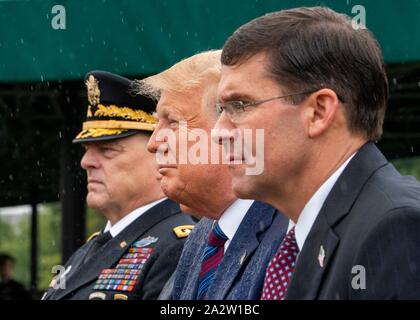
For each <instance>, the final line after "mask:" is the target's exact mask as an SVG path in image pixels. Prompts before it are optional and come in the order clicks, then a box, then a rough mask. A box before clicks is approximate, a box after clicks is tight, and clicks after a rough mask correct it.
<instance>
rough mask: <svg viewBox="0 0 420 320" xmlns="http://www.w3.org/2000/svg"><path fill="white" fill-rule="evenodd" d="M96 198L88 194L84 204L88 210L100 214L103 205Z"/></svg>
mask: <svg viewBox="0 0 420 320" xmlns="http://www.w3.org/2000/svg"><path fill="white" fill-rule="evenodd" d="M98 198H99V197H98V196H95V195H89V194H88V195H87V197H86V204H87V206H88V207H89V208H90V209H93V210H95V211H99V212H100V211H101V209H102V208H103V206H104V203H103V201H101V200H100V199H98Z"/></svg>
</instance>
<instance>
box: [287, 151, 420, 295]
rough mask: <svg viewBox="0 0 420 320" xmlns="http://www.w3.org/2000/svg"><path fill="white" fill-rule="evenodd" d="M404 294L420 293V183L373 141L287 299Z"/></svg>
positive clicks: (344, 183)
mask: <svg viewBox="0 0 420 320" xmlns="http://www.w3.org/2000/svg"><path fill="white" fill-rule="evenodd" d="M321 246H323V248H324V251H325V258H324V263H323V267H321V266H320V263H319V260H318V258H319V256H320V247H321ZM363 270H364V271H363ZM352 272H353V273H352ZM364 272H365V275H366V277H365V280H366V281H365V282H364V280H363V275H364ZM364 284H365V289H361V288H363V287H364ZM405 298H415V299H419V298H420V185H419V183H418V181H417V180H415V179H414V178H412V177H402V176H401V175H400V174H399V173H398V172H397V170H395V168H394V167H393V166H392V165H391V164H390V163H388V161H387V160H386V159H385V157H384V156H383V155H382V154H381V152H380V151H379V150H378V149H377V148H376V146H375V145H374V144H373V143H367V144H366V145H364V146H363V147H362V148H361V149H360V150H359V152H358V153H357V154H356V155H355V156H354V158H353V159H352V160H351V161H350V162H349V164H348V165H347V167H346V168H345V170H344V171H343V173H342V175H341V176H340V177H339V179H338V180H337V182H336V184H335V185H334V187H333V189H332V190H331V192H330V194H329V195H328V197H327V199H326V201H325V203H324V205H323V207H322V208H321V211H320V212H319V215H318V217H317V219H316V220H315V223H314V225H313V227H312V229H311V231H310V233H309V235H308V237H307V239H306V241H305V244H304V245H303V248H302V251H301V252H300V254H299V258H298V261H297V264H296V268H295V272H294V274H293V276H292V280H291V283H290V286H289V289H288V291H287V294H286V299H405Z"/></svg>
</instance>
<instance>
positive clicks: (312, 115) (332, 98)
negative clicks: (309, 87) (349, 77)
mask: <svg viewBox="0 0 420 320" xmlns="http://www.w3.org/2000/svg"><path fill="white" fill-rule="evenodd" d="M339 104H340V102H339V100H338V97H337V94H336V93H335V92H334V91H333V90H331V89H321V90H318V91H316V92H315V93H313V94H311V96H310V97H309V98H308V100H307V110H308V115H309V118H308V120H309V121H308V135H309V137H311V138H314V137H317V136H319V135H321V134H323V133H324V132H325V131H326V130H328V129H329V128H330V127H331V126H332V125H333V123H334V119H335V116H336V113H337V110H338V107H339Z"/></svg>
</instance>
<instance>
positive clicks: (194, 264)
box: [174, 218, 214, 300]
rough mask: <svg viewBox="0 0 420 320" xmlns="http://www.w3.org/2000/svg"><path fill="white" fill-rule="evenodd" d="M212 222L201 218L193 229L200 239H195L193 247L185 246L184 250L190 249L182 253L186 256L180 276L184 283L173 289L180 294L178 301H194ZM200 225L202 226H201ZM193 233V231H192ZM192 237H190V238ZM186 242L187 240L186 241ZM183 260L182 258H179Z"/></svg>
mask: <svg viewBox="0 0 420 320" xmlns="http://www.w3.org/2000/svg"><path fill="white" fill-rule="evenodd" d="M213 222H214V220H210V219H207V218H202V219H201V221H200V222H199V223H198V224H197V225H196V226H195V229H201V228H202V230H200V237H197V239H195V241H194V245H192V244H191V245H190V244H188V245H186V246H185V248H189V247H190V248H191V249H192V250H189V251H188V252H185V250H184V252H183V255H184V254H187V255H188V258H186V260H185V261H187V262H186V263H185V270H184V269H183V271H185V273H184V274H183V275H182V276H183V277H184V279H185V283H181V285H180V286H178V287H177V288H174V291H176V290H178V291H179V292H181V294H180V296H179V299H178V300H196V299H197V291H198V282H199V274H200V270H201V262H202V259H203V253H204V249H205V247H206V245H207V238H208V235H209V233H210V230H211V229H212V227H213ZM201 225H202V226H201ZM193 232H194V231H193ZM191 237H192V236H191ZM187 241H188V240H187ZM181 260H183V257H181Z"/></svg>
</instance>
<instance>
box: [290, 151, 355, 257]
mask: <svg viewBox="0 0 420 320" xmlns="http://www.w3.org/2000/svg"><path fill="white" fill-rule="evenodd" d="M355 154H356V153H354V154H352V155H351V156H350V157H349V158H348V159H347V160H346V161H345V162H344V163H343V164H342V165H341V166H340V167H339V168H338V169H337V170H336V171H335V172H334V173H333V174H332V175H331V176H330V177H329V178H328V179H327V180H326V181H325V182H324V183H323V184H322V185H321V187H319V189H318V190H317V191H316V192H315V193H314V194H313V196H312V197H311V199H310V200H309V201H308V202H307V203H306V205H305V207H304V208H303V210H302V212H301V213H300V215H299V218H298V221H297V223H296V225H295V224H294V223H293V221H292V220H289V227H288V230H287V231H289V230H290V229H291V228H292V227H293V226H295V236H296V243H297V245H298V247H299V251H301V250H302V248H303V245H304V243H305V240H306V237H307V236H308V234H309V232H310V231H311V228H312V226H313V224H314V222H315V219H316V218H317V217H318V214H319V211H320V210H321V208H322V206H323V205H324V202H325V200H326V199H327V197H328V195H329V194H330V192H331V189H332V188H333V187H334V184H335V183H336V182H337V180H338V178H339V177H340V175H341V174H342V173H343V171H344V169H345V168H346V167H347V165H348V164H349V162H350V160H351V159H352V158H353V157H354V155H355Z"/></svg>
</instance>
